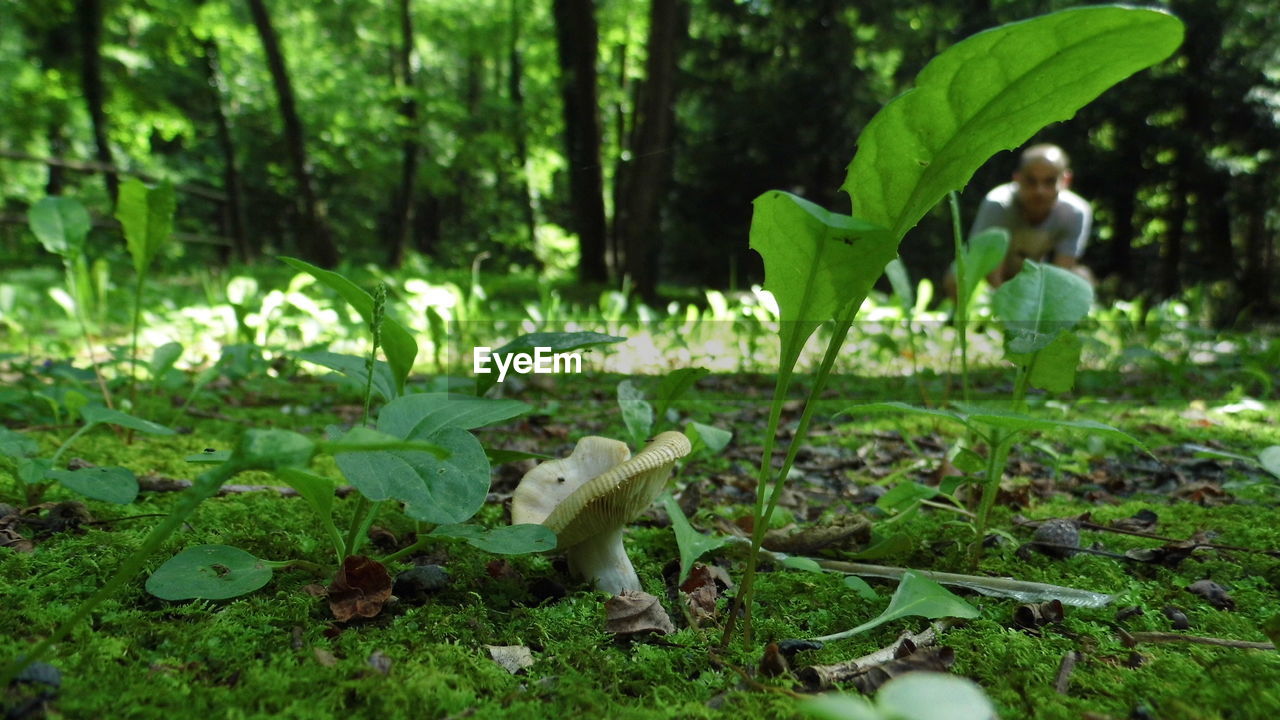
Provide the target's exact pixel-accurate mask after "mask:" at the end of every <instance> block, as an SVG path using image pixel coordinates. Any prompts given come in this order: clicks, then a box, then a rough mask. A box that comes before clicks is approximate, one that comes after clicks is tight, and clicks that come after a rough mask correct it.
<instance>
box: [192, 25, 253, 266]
mask: <svg viewBox="0 0 1280 720" xmlns="http://www.w3.org/2000/svg"><path fill="white" fill-rule="evenodd" d="M200 50H201V53H202V55H203V58H202V59H203V60H204V63H203V65H204V69H205V79H206V81H207V82H208V84H209V89H210V91H211V92H210V106H211V108H212V112H213V123H214V130H215V135H216V137H217V141H218V149H219V151H220V152H221V153H222V189H223V190H224V191H225V192H226V194H227V201H226V202H225V203H223V204H222V217H223V231H224V232H226V233H227V234H228V235H229V236H230V237H231V243H232V250H233V251H234V252H235V255H236V258H237V259H239V260H240V261H242V262H247V261H249V260H252V259H253V258H254V257H256V256H257V255H258V250H259V248H256V247H252V246H250V245H249V239H248V235H247V233H246V232H245V228H246V227H247V226H248V223H246V222H245V217H244V193H243V191H242V190H241V186H240V166H239V163H238V162H237V160H236V147H235V142H234V141H233V140H232V139H231V122H230V120H228V119H227V111H226V108H225V107H224V106H223V103H224V102H225V98H226V96H227V92H228V91H227V82H226V78H225V77H224V76H223V74H222V64H221V63H220V62H219V60H218V43H217V41H216V40H213V39H212V38H205V39H204V40H202V41H200Z"/></svg>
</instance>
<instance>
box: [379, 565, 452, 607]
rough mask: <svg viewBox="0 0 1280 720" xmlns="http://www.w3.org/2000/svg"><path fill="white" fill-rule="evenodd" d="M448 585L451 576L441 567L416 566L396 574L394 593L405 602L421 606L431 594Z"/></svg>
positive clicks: (393, 585)
mask: <svg viewBox="0 0 1280 720" xmlns="http://www.w3.org/2000/svg"><path fill="white" fill-rule="evenodd" d="M448 585H449V574H448V573H447V572H445V569H444V568H442V567H440V566H439V565H414V566H413V567H411V568H409V569H408V570H404V571H402V572H399V573H396V579H395V582H394V583H392V592H393V593H395V596H396V597H398V598H400V599H401V600H403V601H404V602H407V603H412V604H415V605H421V604H422V603H424V602H426V601H427V597H428V596H430V595H431V593H434V592H436V591H438V590H442V589H443V588H445V587H447V586H448Z"/></svg>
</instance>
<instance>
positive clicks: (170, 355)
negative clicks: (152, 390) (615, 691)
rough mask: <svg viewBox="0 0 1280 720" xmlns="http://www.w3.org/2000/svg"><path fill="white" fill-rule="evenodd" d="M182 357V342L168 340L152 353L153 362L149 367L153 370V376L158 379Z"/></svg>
mask: <svg viewBox="0 0 1280 720" xmlns="http://www.w3.org/2000/svg"><path fill="white" fill-rule="evenodd" d="M180 357H182V343H180V342H167V343H165V344H164V345H161V346H160V347H158V348H156V350H155V352H154V353H152V354H151V364H150V365H148V366H147V369H148V370H149V371H150V372H151V378H152V379H153V380H158V379H159V378H160V377H162V376H163V375H164V374H165V373H167V372H169V370H171V369H172V368H173V366H174V363H176V362H178V358H180Z"/></svg>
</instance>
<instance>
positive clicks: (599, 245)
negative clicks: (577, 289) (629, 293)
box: [552, 0, 608, 282]
mask: <svg viewBox="0 0 1280 720" xmlns="http://www.w3.org/2000/svg"><path fill="white" fill-rule="evenodd" d="M552 10H553V12H554V15H555V24H556V44H557V47H558V55H559V61H560V92H561V96H562V98H563V101H564V126H565V133H564V134H565V146H566V151H567V155H568V160H569V203H570V206H571V214H572V218H573V228H572V230H573V231H574V232H575V233H577V234H578V249H579V258H578V277H579V279H580V280H582V281H583V282H606V281H607V280H608V269H607V267H606V265H605V258H604V255H605V217H604V179H603V176H602V173H601V170H600V143H601V140H600V136H601V131H600V115H599V112H598V108H597V104H598V101H597V98H598V94H597V92H596V54H597V51H598V46H599V43H600V39H599V34H598V31H597V29H596V17H595V6H594V4H593V2H592V0H552Z"/></svg>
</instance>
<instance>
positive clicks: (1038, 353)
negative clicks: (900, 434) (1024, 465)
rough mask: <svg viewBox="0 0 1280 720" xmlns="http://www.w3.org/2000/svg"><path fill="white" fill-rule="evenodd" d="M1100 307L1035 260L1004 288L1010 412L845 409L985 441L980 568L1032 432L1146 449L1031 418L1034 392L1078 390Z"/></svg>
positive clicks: (1078, 284) (999, 297)
mask: <svg viewBox="0 0 1280 720" xmlns="http://www.w3.org/2000/svg"><path fill="white" fill-rule="evenodd" d="M1092 301H1093V290H1092V289H1091V288H1090V287H1089V285H1088V283H1086V282H1085V281H1084V280H1082V279H1081V278H1079V277H1078V276H1076V275H1074V274H1072V273H1070V272H1068V271H1066V270H1063V269H1061V268H1057V267H1053V266H1050V265H1042V264H1040V263H1035V262H1031V261H1028V262H1027V263H1026V264H1025V265H1024V267H1023V270H1022V272H1020V273H1018V275H1016V276H1014V278H1013V279H1012V280H1010V281H1009V282H1007V283H1005V284H1004V285H1002V286H1000V289H999V290H997V291H996V294H995V298H994V308H995V312H996V317H997V319H998V320H999V321H1000V322H1001V323H1002V324H1003V326H1004V329H1005V358H1006V359H1008V360H1009V361H1010V362H1011V363H1012V364H1013V365H1014V366H1015V367H1016V369H1017V370H1016V378H1015V380H1014V389H1013V393H1012V395H1011V397H1010V398H1009V402H1008V405H1007V407H1005V408H998V409H997V408H986V407H976V406H973V405H969V404H962V405H961V406H960V408H959V409H957V410H948V409H937V408H922V407H915V406H912V405H907V404H905V403H898V402H888V403H873V404H869V405H855V406H853V407H851V408H848V409H846V410H845V412H846V413H850V414H854V413H862V412H899V413H910V414H917V415H925V416H929V417H935V418H942V419H947V420H950V421H953V422H958V423H960V424H962V425H964V426H965V427H966V428H967V429H968V430H969V431H970V432H971V433H972V434H973V435H974V436H975V437H977V438H979V439H980V440H981V441H982V442H983V443H985V445H986V447H987V448H988V455H987V457H986V459H985V461H984V462H983V463H982V465H983V470H982V471H981V473H980V475H979V478H980V479H979V483H980V485H981V487H982V495H981V499H980V500H979V503H978V509H977V515H976V518H975V519H974V532H975V535H976V538H975V540H974V542H973V544H972V545H971V556H970V557H971V564H972V565H973V566H974V567H976V566H977V564H978V560H979V558H980V557H981V554H982V546H983V543H982V540H983V538H984V536H985V533H986V530H987V524H988V520H989V518H990V513H991V508H992V506H993V505H994V503H995V498H996V494H997V492H998V490H999V487H1000V478H1001V477H1003V475H1004V467H1005V461H1006V460H1007V458H1008V455H1009V451H1010V450H1011V448H1012V447H1013V445H1014V444H1015V443H1016V442H1018V441H1019V440H1021V439H1022V438H1024V437H1025V436H1026V435H1027V433H1030V432H1033V431H1052V430H1065V429H1071V430H1077V431H1086V432H1090V433H1093V434H1096V435H1100V436H1103V437H1107V438H1110V439H1113V440H1120V441H1123V442H1127V443H1132V444H1135V445H1140V443H1138V441H1137V440H1135V439H1134V438H1132V437H1130V436H1129V435H1127V434H1125V433H1123V432H1121V431H1120V430H1117V429H1116V428H1113V427H1111V426H1109V425H1104V424H1102V423H1098V422H1094V421H1087V420H1084V421H1071V420H1057V419H1046V418H1041V417H1033V416H1030V415H1027V414H1026V412H1025V411H1026V397H1027V392H1028V390H1029V389H1030V388H1032V387H1035V388H1039V389H1042V390H1047V391H1050V392H1066V391H1067V390H1070V389H1071V387H1072V386H1073V385H1074V383H1075V374H1076V366H1077V365H1078V364H1079V361H1080V348H1081V342H1080V339H1079V337H1078V336H1076V334H1075V333H1074V332H1072V328H1074V327H1075V326H1076V325H1077V324H1078V323H1079V322H1080V321H1081V320H1082V319H1084V317H1085V316H1086V315H1087V314H1088V312H1089V308H1090V305H1091V304H1092ZM962 452H973V451H972V450H968V451H962Z"/></svg>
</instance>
